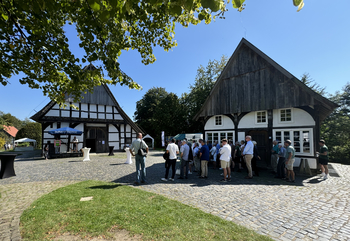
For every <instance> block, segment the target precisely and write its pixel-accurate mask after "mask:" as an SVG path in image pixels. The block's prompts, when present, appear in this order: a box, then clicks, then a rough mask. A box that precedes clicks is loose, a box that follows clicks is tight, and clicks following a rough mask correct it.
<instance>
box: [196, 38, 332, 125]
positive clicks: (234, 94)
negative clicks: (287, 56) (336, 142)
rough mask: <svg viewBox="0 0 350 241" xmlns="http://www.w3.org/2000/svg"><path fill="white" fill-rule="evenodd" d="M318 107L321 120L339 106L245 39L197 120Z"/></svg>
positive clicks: (230, 60)
mask: <svg viewBox="0 0 350 241" xmlns="http://www.w3.org/2000/svg"><path fill="white" fill-rule="evenodd" d="M303 106H313V107H315V106H319V108H320V112H321V114H320V117H321V119H323V118H325V117H326V116H327V115H329V114H330V112H332V111H333V109H334V108H335V107H336V106H337V105H336V104H334V103H333V102H331V101H329V100H328V99H326V98H324V97H322V96H321V95H319V94H317V93H316V92H314V91H313V90H311V89H310V88H309V87H307V86H306V85H305V84H303V83H302V82H301V81H300V80H298V79H297V78H296V77H295V76H293V75H292V74H290V73H289V72H288V71H287V70H285V69H284V68H282V67H281V66H280V65H278V64H277V63H276V62H275V61H273V60H272V59H271V58H269V57H268V56H267V55H266V54H264V53H263V52H261V51H260V50H259V49H258V48H256V47H255V46H254V45H252V44H251V43H249V42H248V41H247V40H246V39H244V38H243V39H242V40H241V42H240V43H239V45H238V47H237V48H236V50H235V52H234V53H233V55H232V56H231V58H230V59H229V61H228V63H227V65H226V67H225V68H224V70H223V72H222V73H221V75H220V76H219V78H218V80H217V81H216V83H215V85H214V87H213V89H212V91H211V93H210V95H209V96H208V98H207V100H206V101H205V103H204V105H203V106H202V108H201V110H200V111H199V112H198V113H197V115H196V116H195V119H199V118H201V117H207V116H213V115H222V114H234V113H244V112H251V111H259V110H269V109H280V108H290V107H303Z"/></svg>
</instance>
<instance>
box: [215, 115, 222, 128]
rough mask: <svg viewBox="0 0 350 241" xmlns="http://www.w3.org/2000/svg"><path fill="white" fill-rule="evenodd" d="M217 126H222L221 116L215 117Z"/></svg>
mask: <svg viewBox="0 0 350 241" xmlns="http://www.w3.org/2000/svg"><path fill="white" fill-rule="evenodd" d="M215 125H216V126H222V116H221V115H218V116H215Z"/></svg>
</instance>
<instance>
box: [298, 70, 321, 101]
mask: <svg viewBox="0 0 350 241" xmlns="http://www.w3.org/2000/svg"><path fill="white" fill-rule="evenodd" d="M300 81H301V82H302V83H304V84H306V85H307V86H308V87H310V88H311V89H312V90H313V91H315V92H316V93H318V94H320V95H323V96H325V95H326V94H327V93H326V87H321V86H320V85H319V84H318V83H316V81H315V80H314V79H312V78H311V77H310V75H309V73H304V74H303V75H302V76H301V79H300Z"/></svg>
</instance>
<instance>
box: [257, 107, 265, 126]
mask: <svg viewBox="0 0 350 241" xmlns="http://www.w3.org/2000/svg"><path fill="white" fill-rule="evenodd" d="M259 112H260V113H265V122H258V113H259ZM266 123H267V111H266V110H263V111H255V124H257V125H261V124H263V125H264V124H266Z"/></svg>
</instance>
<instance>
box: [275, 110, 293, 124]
mask: <svg viewBox="0 0 350 241" xmlns="http://www.w3.org/2000/svg"><path fill="white" fill-rule="evenodd" d="M282 110H290V121H282V120H281V118H282V113H281V112H282ZM278 122H279V123H292V122H293V108H285V109H280V110H279V111H278Z"/></svg>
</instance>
